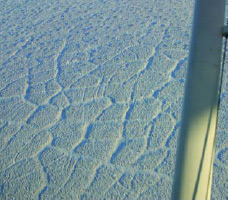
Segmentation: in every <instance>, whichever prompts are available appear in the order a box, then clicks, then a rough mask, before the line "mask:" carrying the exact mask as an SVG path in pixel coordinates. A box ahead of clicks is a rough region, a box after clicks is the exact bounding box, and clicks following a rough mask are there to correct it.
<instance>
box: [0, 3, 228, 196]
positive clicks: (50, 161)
mask: <svg viewBox="0 0 228 200" xmlns="http://www.w3.org/2000/svg"><path fill="white" fill-rule="evenodd" d="M0 8H1V10H0V199H4V200H5V199H6V200H10V199H16V200H26V199H29V200H30V199H39V200H41V199H44V200H49V199H53V200H58V199H66V200H70V199H72V200H77V199H80V200H81V199H83V200H92V199H94V200H99V199H106V200H108V199H110V200H118V199H130V200H134V199H141V200H145V199H150V200H168V199H170V196H171V189H172V182H173V175H174V166H175V159H176V147H177V136H178V134H179V128H180V120H181V112H182V103H183V95H184V83H185V76H186V68H187V63H188V54H189V46H190V38H191V28H192V18H193V8H194V1H193V0H190V1H189V0H188V1H187V0H69V1H63V0H17V1H13V0H0ZM227 91H228V74H227V67H226V71H225V76H224V84H223V92H222V99H221V103H222V104H221V110H220V114H219V127H218V134H217V139H216V154H215V162H214V174H213V188H212V199H214V200H218V199H219V200H222V199H227V198H228V115H227V113H228V92H227Z"/></svg>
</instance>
